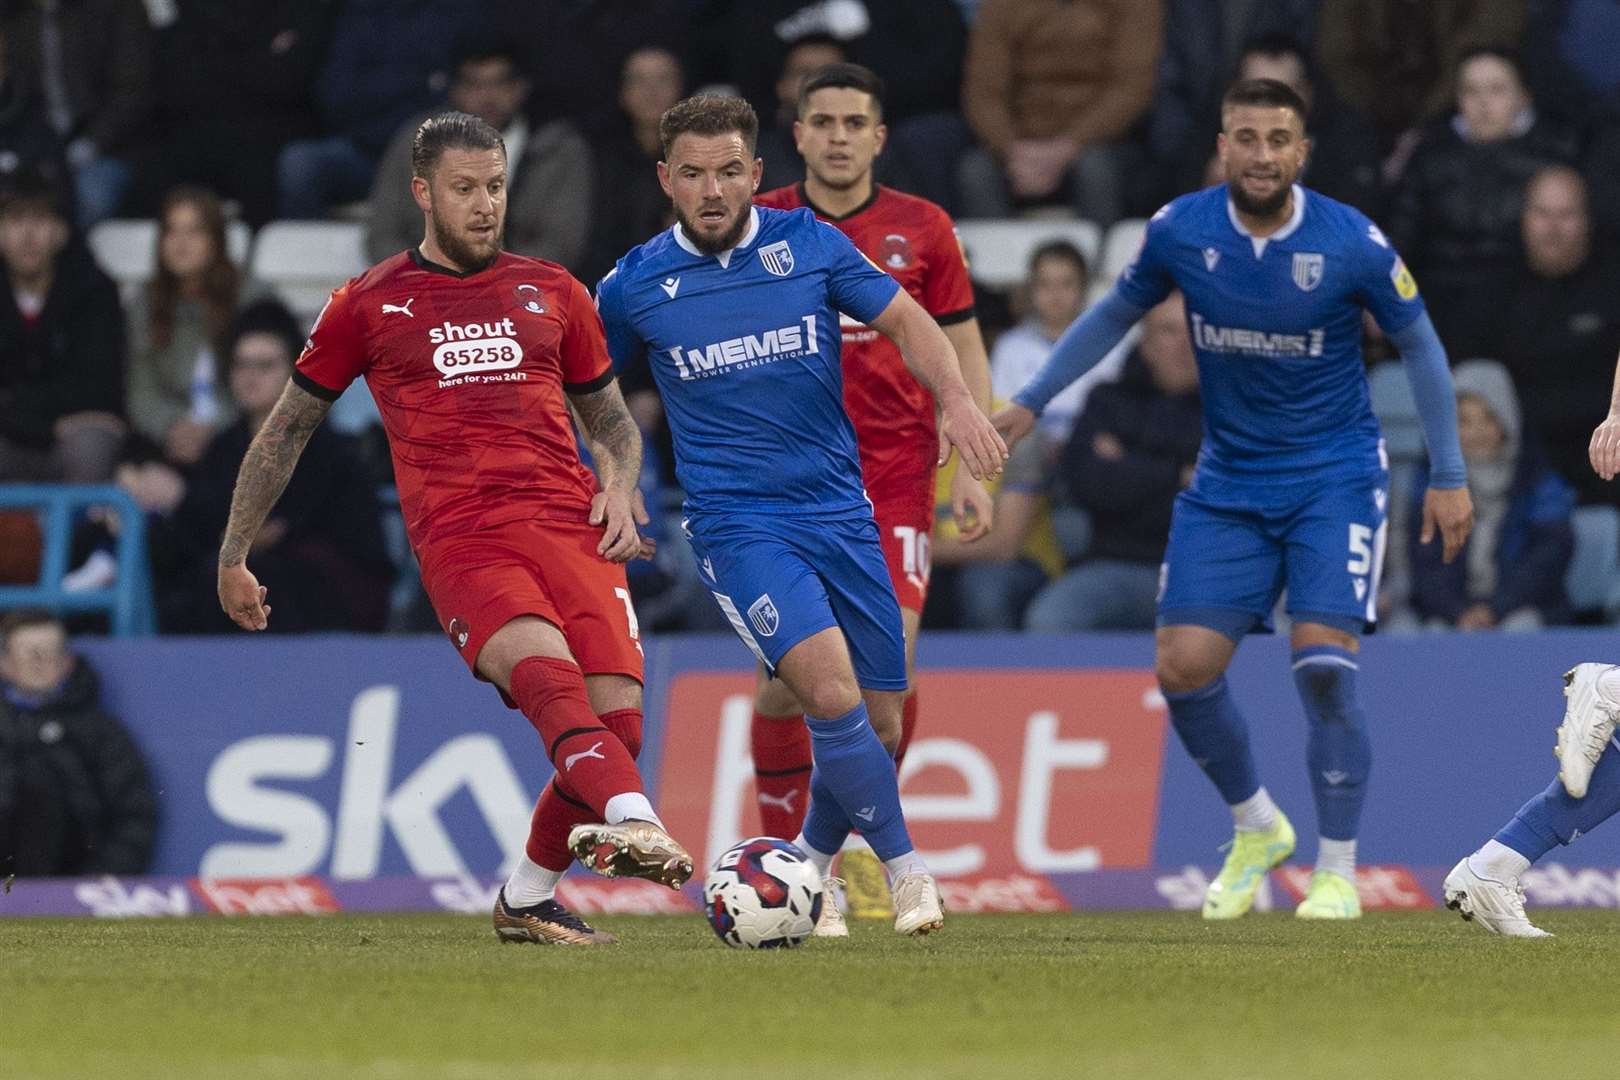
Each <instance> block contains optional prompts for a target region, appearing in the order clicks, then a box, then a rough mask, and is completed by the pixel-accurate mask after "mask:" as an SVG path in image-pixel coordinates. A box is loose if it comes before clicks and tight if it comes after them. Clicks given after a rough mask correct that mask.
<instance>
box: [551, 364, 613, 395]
mask: <svg viewBox="0 0 1620 1080" xmlns="http://www.w3.org/2000/svg"><path fill="white" fill-rule="evenodd" d="M613 379H614V375H613V369H612V368H608V369H607V370H605V371H603V372H602V374H600V375H598V376H597V377H596V378H594V379H591V380H590V381H589V382H565V383H563V392H564V393H568V394H573V395H576V396H577V395H579V394H594V393H596V392H597V391H598V390H601V389H604V388H605V387H606V386H607V385H608V384H609V383H611V382H612V381H613Z"/></svg>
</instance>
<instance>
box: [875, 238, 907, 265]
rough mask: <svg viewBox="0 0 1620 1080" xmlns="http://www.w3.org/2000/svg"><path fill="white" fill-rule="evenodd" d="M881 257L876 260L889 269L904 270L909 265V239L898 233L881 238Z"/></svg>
mask: <svg viewBox="0 0 1620 1080" xmlns="http://www.w3.org/2000/svg"><path fill="white" fill-rule="evenodd" d="M881 254H882V256H883V257H882V258H881V259H879V260H878V261H879V262H881V263H882V264H883V265H884V266H886V267H888V268H889V269H890V270H904V269H905V268H906V267H908V266H910V265H911V241H910V240H907V239H906V238H905V237H904V236H901V235H900V234H899V233H890V234H889V235H887V236H885V237H884V238H883V248H882V251H881Z"/></svg>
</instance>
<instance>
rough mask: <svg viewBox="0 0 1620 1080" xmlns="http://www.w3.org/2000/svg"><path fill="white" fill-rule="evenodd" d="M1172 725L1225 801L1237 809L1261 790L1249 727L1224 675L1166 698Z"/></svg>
mask: <svg viewBox="0 0 1620 1080" xmlns="http://www.w3.org/2000/svg"><path fill="white" fill-rule="evenodd" d="M1164 700H1165V701H1166V702H1167V703H1168V704H1169V706H1170V722H1171V723H1172V724H1173V725H1175V729H1176V734H1177V735H1179V736H1181V744H1182V745H1183V746H1185V747H1186V748H1187V753H1188V754H1189V755H1190V756H1191V757H1192V759H1193V761H1194V762H1196V763H1197V764H1198V767H1199V768H1200V769H1203V770H1204V773H1205V775H1207V776H1208V777H1209V778H1210V779H1211V780H1212V781H1214V782H1215V787H1216V788H1217V789H1219V791H1220V793H1221V798H1223V799H1225V800H1226V804H1227V805H1228V806H1235V805H1237V804H1238V803H1240V802H1243V801H1244V800H1245V799H1248V798H1250V797H1251V796H1253V795H1254V794H1255V792H1257V791H1259V790H1260V777H1259V775H1258V774H1257V773H1256V772H1255V768H1254V755H1253V754H1252V753H1251V752H1250V750H1249V725H1248V723H1247V722H1245V721H1244V719H1243V714H1242V713H1240V712H1238V707H1237V703H1236V702H1234V701H1233V700H1232V694H1231V692H1230V691H1229V690H1228V689H1227V686H1226V676H1225V675H1222V676H1221V677H1220V678H1218V679H1216V680H1215V681H1214V682H1212V683H1210V684H1209V685H1207V686H1200V687H1199V688H1198V689H1196V690H1188V691H1186V692H1185V693H1180V694H1165V695H1164Z"/></svg>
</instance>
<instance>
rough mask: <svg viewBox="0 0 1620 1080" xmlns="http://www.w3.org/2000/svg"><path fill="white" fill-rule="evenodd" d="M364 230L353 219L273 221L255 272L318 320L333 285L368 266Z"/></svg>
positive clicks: (263, 235)
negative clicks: (318, 314) (317, 317)
mask: <svg viewBox="0 0 1620 1080" xmlns="http://www.w3.org/2000/svg"><path fill="white" fill-rule="evenodd" d="M362 232H363V230H362V227H361V226H360V225H358V224H356V223H354V222H352V221H272V222H271V223H270V224H268V225H266V226H265V227H264V228H262V229H260V230H259V238H258V242H257V243H255V244H254V245H253V262H252V274H253V276H254V277H255V278H257V279H258V280H260V281H262V282H264V283H265V284H267V285H269V286H271V287H272V288H274V289H275V290H276V293H277V294H278V295H279V296H280V297H281V299H282V300H284V301H285V302H286V304H287V306H288V307H290V308H292V309H293V311H294V312H295V313H296V314H298V315H299V316H300V317H302V318H304V319H306V320H313V319H314V317H315V315H316V314H317V313H319V312H320V310H321V308H322V307H323V306H325V304H326V298H327V295H328V294H329V293H331V291H332V290H333V289H335V288H337V287H338V286H339V285H342V284H343V283H344V282H345V281H347V280H349V279H350V278H351V277H354V276H355V275H356V274H359V273H360V272H361V271H363V270H364V269H365V268H366V253H365V247H364V244H363V242H362Z"/></svg>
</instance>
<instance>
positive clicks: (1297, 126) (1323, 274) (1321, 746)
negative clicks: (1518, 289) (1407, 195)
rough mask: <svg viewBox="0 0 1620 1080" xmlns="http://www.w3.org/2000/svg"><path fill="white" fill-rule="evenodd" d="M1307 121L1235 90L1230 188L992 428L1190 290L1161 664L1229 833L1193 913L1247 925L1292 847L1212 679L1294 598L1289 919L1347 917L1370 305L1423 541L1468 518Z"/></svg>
mask: <svg viewBox="0 0 1620 1080" xmlns="http://www.w3.org/2000/svg"><path fill="white" fill-rule="evenodd" d="M1304 118H1305V105H1304V103H1303V102H1302V101H1301V100H1300V99H1299V97H1298V95H1296V94H1295V93H1294V91H1293V90H1291V89H1289V88H1288V87H1287V86H1285V85H1283V84H1282V83H1279V82H1274V81H1272V80H1269V79H1257V80H1252V81H1248V82H1241V83H1238V84H1237V85H1236V86H1234V87H1233V88H1232V89H1231V90H1229V91H1228V92H1227V93H1226V95H1225V97H1224V98H1223V100H1222V108H1221V134H1220V136H1219V140H1218V143H1217V147H1218V150H1219V154H1220V158H1221V162H1222V165H1223V167H1224V170H1225V174H1226V183H1225V184H1222V185H1219V186H1217V187H1213V188H1209V189H1207V190H1205V191H1200V192H1196V193H1194V194H1191V195H1185V196H1182V197H1181V198H1179V199H1176V200H1175V201H1173V202H1171V203H1170V204H1169V205H1167V206H1165V207H1164V208H1163V209H1161V210H1160V211H1159V212H1158V213H1157V214H1155V215H1154V216H1153V219H1152V221H1150V222H1149V224H1148V227H1147V234H1146V237H1145V238H1144V241H1143V245H1142V250H1141V252H1140V253H1139V254H1138V255H1137V257H1136V261H1135V263H1133V264H1132V265H1131V266H1130V267H1129V268H1128V269H1127V270H1126V271H1125V273H1124V274H1123V275H1122V277H1121V278H1120V280H1119V282H1118V283H1117V284H1116V285H1115V287H1114V289H1113V290H1112V291H1111V292H1110V293H1109V294H1108V296H1107V297H1106V298H1105V299H1104V300H1103V301H1102V302H1101V303H1099V304H1097V305H1096V306H1095V307H1093V308H1092V309H1091V310H1090V311H1088V312H1087V313H1086V314H1085V315H1083V316H1081V317H1080V319H1078V320H1077V321H1076V322H1075V324H1074V325H1073V326H1071V327H1070V328H1069V329H1068V330H1067V331H1066V332H1065V333H1064V335H1063V337H1062V338H1061V339H1060V340H1059V341H1058V343H1057V345H1056V346H1055V348H1054V349H1053V352H1052V356H1051V358H1050V359H1049V360H1048V362H1047V364H1046V366H1045V367H1044V368H1042V370H1041V371H1040V372H1039V373H1038V374H1037V375H1036V377H1035V378H1034V379H1033V380H1032V381H1031V382H1030V384H1029V385H1028V386H1026V387H1025V388H1024V389H1023V390H1022V391H1020V392H1019V393H1018V394H1017V395H1015V396H1014V399H1013V400H1014V402H1015V404H1013V405H1010V406H1008V407H1007V408H1006V409H1004V410H1002V411H1001V412H1000V413H998V414H997V415H996V425H997V427H998V428H999V429H1000V430H1001V431H1002V432H1003V434H1005V435H1006V436H1008V441H1009V442H1012V441H1016V440H1017V439H1018V438H1020V437H1022V436H1023V435H1025V434H1027V433H1028V432H1029V430H1030V429H1031V428H1033V427H1034V425H1035V420H1036V417H1037V416H1038V415H1039V413H1040V411H1041V409H1042V407H1043V406H1045V404H1046V403H1047V402H1048V401H1050V400H1051V399H1052V397H1053V396H1054V395H1055V394H1056V393H1057V392H1058V391H1059V390H1061V389H1063V388H1064V387H1065V386H1067V385H1068V384H1069V383H1071V382H1073V381H1074V380H1075V379H1076V378H1078V377H1080V375H1082V374H1084V373H1085V372H1086V371H1087V370H1088V369H1089V368H1091V367H1092V366H1093V365H1094V364H1096V363H1097V361H1099V360H1101V359H1102V357H1103V356H1104V354H1106V353H1107V352H1108V350H1109V349H1111V348H1112V347H1113V346H1114V344H1115V343H1116V342H1117V341H1119V339H1120V338H1121V337H1122V336H1124V334H1125V332H1126V330H1127V329H1128V328H1129V327H1130V326H1131V324H1133V323H1134V322H1135V321H1136V320H1137V319H1138V318H1140V317H1141V316H1142V314H1143V313H1144V312H1145V311H1147V310H1148V309H1149V308H1151V307H1152V306H1153V305H1155V304H1157V303H1158V302H1159V301H1161V300H1163V299H1164V297H1165V296H1166V295H1167V294H1168V293H1169V292H1170V291H1171V290H1172V289H1174V288H1179V289H1180V290H1181V291H1182V293H1183V294H1184V295H1185V297H1186V303H1187V322H1188V328H1189V330H1190V331H1191V333H1192V338H1193V346H1194V348H1195V350H1196V352H1197V354H1198V374H1199V382H1200V396H1201V397H1202V400H1203V408H1204V445H1203V449H1202V451H1201V453H1200V455H1199V460H1198V468H1197V470H1196V475H1195V476H1194V479H1193V482H1192V485H1191V486H1190V487H1188V488H1187V489H1186V490H1185V491H1183V492H1182V493H1181V495H1180V496H1179V497H1178V498H1177V500H1176V507H1175V512H1174V516H1173V519H1172V522H1171V526H1170V541H1169V546H1168V548H1167V549H1166V552H1165V563H1164V567H1163V570H1162V577H1161V582H1162V584H1161V586H1160V593H1159V615H1158V633H1157V643H1156V644H1157V657H1156V667H1157V674H1158V679H1159V686H1160V688H1161V689H1162V690H1163V692H1164V696H1165V700H1166V701H1167V702H1168V704H1169V708H1170V720H1171V723H1172V724H1173V725H1174V727H1175V729H1176V733H1177V734H1178V735H1179V736H1180V737H1181V741H1182V744H1183V745H1184V746H1186V748H1187V752H1188V753H1189V754H1190V755H1191V756H1192V758H1193V760H1194V761H1196V762H1197V763H1198V764H1199V766H1200V767H1202V768H1203V770H1204V772H1205V773H1206V774H1207V775H1208V776H1209V778H1210V779H1211V780H1212V781H1213V782H1214V783H1215V786H1216V788H1217V789H1219V791H1220V794H1221V797H1222V798H1223V799H1224V800H1225V801H1226V802H1227V804H1228V805H1229V806H1230V807H1231V809H1232V817H1233V820H1234V824H1235V827H1236V835H1235V837H1234V839H1233V843H1232V848H1231V852H1230V854H1229V855H1228V856H1227V859H1226V863H1225V865H1224V866H1223V867H1222V868H1221V872H1220V875H1219V876H1218V877H1217V878H1216V879H1215V881H1214V882H1212V883H1211V884H1210V887H1209V889H1208V891H1207V893H1206V894H1205V897H1204V917H1205V918H1207V919H1231V918H1236V917H1238V916H1241V915H1243V914H1244V913H1245V912H1247V911H1248V910H1249V908H1250V906H1251V905H1252V904H1253V903H1254V895H1255V892H1256V891H1257V890H1258V888H1259V886H1260V883H1261V882H1262V881H1263V880H1264V879H1265V877H1266V871H1267V870H1269V869H1270V868H1271V867H1273V866H1276V865H1277V864H1278V863H1280V862H1282V860H1284V859H1286V858H1287V857H1288V856H1289V854H1291V853H1292V851H1293V849H1294V829H1293V826H1292V825H1290V823H1289V821H1288V819H1287V817H1285V816H1284V815H1283V813H1282V811H1281V810H1279V809H1278V808H1277V806H1276V804H1275V803H1273V802H1272V800H1271V796H1270V795H1268V794H1267V793H1266V789H1265V788H1264V787H1263V786H1261V783H1260V778H1259V777H1258V776H1257V775H1256V772H1255V766H1254V761H1253V757H1252V755H1251V753H1250V749H1249V734H1248V726H1247V724H1246V723H1245V721H1244V719H1243V714H1242V713H1241V712H1239V711H1238V707H1237V704H1236V702H1234V701H1233V699H1232V695H1231V694H1230V692H1229V691H1228V689H1227V684H1226V678H1225V672H1226V668H1227V665H1228V664H1229V663H1230V661H1231V659H1232V654H1233V652H1234V650H1236V648H1237V645H1238V643H1239V642H1240V641H1241V640H1242V639H1243V636H1244V635H1245V634H1248V633H1250V632H1251V631H1256V630H1265V629H1269V626H1268V620H1269V618H1270V615H1271V611H1272V608H1273V606H1274V605H1275V604H1276V602H1277V598H1278V596H1279V594H1280V593H1282V591H1283V590H1284V589H1286V590H1287V593H1288V612H1289V615H1290V616H1291V617H1292V619H1293V640H1292V644H1293V647H1294V654H1293V657H1294V659H1293V670H1294V681H1295V684H1296V686H1297V687H1298V690H1299V695H1300V700H1301V701H1302V702H1303V703H1304V706H1305V715H1306V717H1307V718H1308V720H1309V722H1310V738H1309V742H1308V748H1307V754H1306V757H1307V763H1308V765H1309V769H1310V778H1311V788H1312V791H1313V793H1314V795H1315V802H1316V814H1317V827H1318V832H1319V835H1320V839H1319V843H1318V848H1317V861H1316V873H1315V874H1313V875H1312V877H1311V885H1310V890H1309V892H1308V894H1307V896H1306V898H1305V900H1304V901H1303V902H1302V903H1301V904H1300V906H1299V908H1298V911H1297V912H1296V914H1298V915H1299V916H1300V917H1301V918H1314V919H1353V918H1356V917H1358V916H1359V915H1360V914H1361V903H1360V900H1359V899H1358V897H1357V895H1356V889H1355V884H1354V880H1355V879H1354V875H1355V852H1356V833H1357V829H1358V826H1359V824H1360V819H1361V808H1362V803H1363V801H1364V799H1365V796H1366V786H1367V777H1368V772H1369V769H1370V766H1371V748H1370V744H1369V741H1368V738H1367V725H1366V718H1365V716H1364V715H1363V713H1362V710H1361V706H1360V704H1359V703H1358V702H1357V699H1356V676H1357V672H1358V664H1357V662H1356V654H1357V651H1358V648H1359V636H1360V634H1361V633H1362V631H1363V630H1364V629H1365V625H1366V624H1369V623H1371V622H1372V621H1373V619H1374V617H1375V614H1376V610H1377V609H1376V604H1377V600H1378V575H1379V569H1380V564H1381V563H1382V561H1383V557H1384V544H1385V517H1384V515H1385V509H1386V507H1385V503H1386V501H1387V499H1388V486H1387V479H1388V465H1387V461H1386V459H1385V455H1384V449H1383V442H1382V439H1381V438H1380V436H1379V430H1378V421H1377V420H1376V419H1375V418H1374V417H1373V413H1372V408H1371V406H1370V404H1369V401H1368V394H1367V380H1366V376H1365V369H1364V367H1363V362H1362V356H1361V333H1362V311H1363V309H1366V310H1368V311H1370V312H1371V313H1372V315H1373V318H1374V319H1376V320H1377V322H1378V324H1379V326H1381V327H1382V328H1383V330H1384V332H1385V333H1386V334H1388V335H1389V337H1390V339H1391V340H1392V341H1393V342H1394V343H1395V345H1396V346H1397V347H1398V348H1399V349H1400V351H1401V356H1402V357H1403V359H1404V360H1405V363H1406V369H1407V374H1408V376H1409V378H1410V381H1411V384H1412V390H1413V393H1414V394H1415V396H1416V398H1417V404H1418V409H1419V412H1420V413H1421V415H1422V421H1423V429H1424V434H1425V436H1426V438H1427V441H1428V447H1429V458H1430V462H1431V468H1430V476H1431V481H1430V487H1429V490H1428V492H1427V494H1426V495H1425V496H1424V501H1423V523H1422V532H1421V534H1420V535H1421V537H1422V539H1423V541H1424V542H1425V543H1428V542H1430V541H1431V540H1432V539H1433V538H1434V536H1435V534H1436V533H1438V534H1439V536H1440V539H1441V542H1442V543H1443V544H1444V557H1445V558H1446V560H1447V561H1450V560H1451V559H1452V558H1454V557H1455V556H1456V553H1457V552H1458V551H1459V550H1460V549H1461V547H1462V544H1463V542H1464V541H1465V540H1466V539H1467V536H1468V533H1469V530H1470V529H1471V527H1472V524H1473V509H1472V506H1471V504H1470V502H1469V497H1468V489H1467V487H1466V486H1465V481H1466V477H1465V474H1464V470H1463V459H1462V451H1461V449H1460V447H1459V446H1458V441H1457V410H1456V401H1455V398H1454V396H1453V393H1452V387H1451V375H1450V371H1449V369H1448V367H1447V364H1446V356H1445V351H1444V349H1443V348H1442V347H1441V345H1440V341H1439V339H1438V337H1436V335H1435V332H1434V327H1433V325H1432V324H1431V323H1430V321H1429V317H1428V315H1427V314H1426V313H1425V312H1424V307H1423V301H1422V300H1421V299H1420V298H1419V297H1418V291H1417V285H1416V284H1415V283H1414V282H1413V280H1412V276H1411V274H1410V273H1408V272H1407V269H1406V267H1405V265H1404V264H1403V263H1402V262H1401V260H1400V258H1399V256H1397V255H1396V253H1395V252H1394V251H1392V250H1390V246H1389V242H1388V241H1387V240H1386V239H1385V238H1384V234H1383V233H1382V232H1380V231H1379V230H1378V227H1377V226H1376V225H1374V224H1372V222H1370V221H1368V220H1367V218H1366V217H1365V216H1363V215H1362V214H1361V213H1360V212H1359V211H1356V210H1353V209H1351V208H1350V207H1348V206H1344V205H1342V204H1340V203H1337V202H1334V201H1333V200H1332V199H1328V198H1326V197H1324V196H1322V195H1319V194H1317V193H1316V192H1314V191H1307V190H1306V189H1305V188H1303V187H1301V186H1299V185H1298V184H1296V183H1295V179H1296V178H1297V177H1298V175H1299V173H1300V170H1301V169H1302V168H1303V167H1304V164H1305V158H1306V155H1307V153H1308V151H1309V146H1310V144H1309V142H1308V140H1307V139H1306V137H1305V128H1304Z"/></svg>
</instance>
